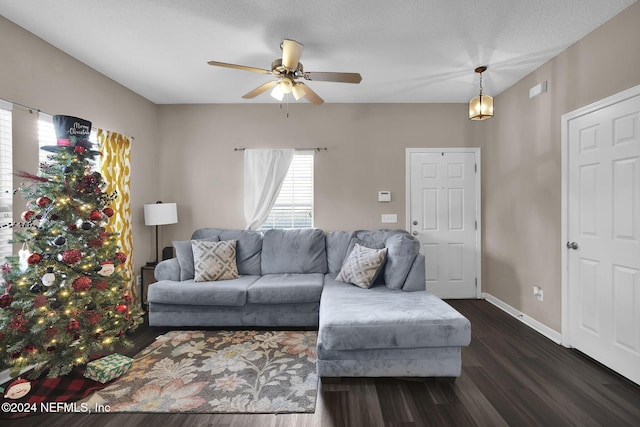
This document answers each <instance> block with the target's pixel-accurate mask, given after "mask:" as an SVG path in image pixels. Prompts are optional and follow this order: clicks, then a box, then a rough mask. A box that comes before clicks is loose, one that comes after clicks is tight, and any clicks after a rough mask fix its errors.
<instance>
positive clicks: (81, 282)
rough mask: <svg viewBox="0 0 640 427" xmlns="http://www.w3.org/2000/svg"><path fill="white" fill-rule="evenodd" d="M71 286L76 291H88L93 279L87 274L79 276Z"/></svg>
mask: <svg viewBox="0 0 640 427" xmlns="http://www.w3.org/2000/svg"><path fill="white" fill-rule="evenodd" d="M71 286H72V287H73V290H74V291H76V292H84V291H88V290H89V289H90V288H91V279H90V278H88V277H86V276H82V277H78V278H77V279H76V280H74V281H73V283H72V284H71Z"/></svg>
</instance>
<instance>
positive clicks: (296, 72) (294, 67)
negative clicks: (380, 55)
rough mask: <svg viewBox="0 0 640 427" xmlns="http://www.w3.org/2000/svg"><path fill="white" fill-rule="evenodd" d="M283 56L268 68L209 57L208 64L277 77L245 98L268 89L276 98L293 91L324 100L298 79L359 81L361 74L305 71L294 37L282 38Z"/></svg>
mask: <svg viewBox="0 0 640 427" xmlns="http://www.w3.org/2000/svg"><path fill="white" fill-rule="evenodd" d="M280 48H281V49H282V58H281V59H280V58H278V59H275V60H274V61H273V62H272V63H271V69H270V70H266V69H263V68H255V67H247V66H245V65H236V64H227V63H225V62H218V61H209V62H208V64H209V65H214V66H216V67H226V68H235V69H238V70H246V71H253V72H255V73H262V74H271V75H273V76H274V77H276V78H277V80H273V81H270V82H267V83H265V84H263V85H262V86H259V87H257V88H255V89H254V90H252V91H251V92H249V93H247V94H246V95H244V96H243V98H244V99H251V98H255V97H256V96H258V95H260V94H261V93H263V92H266V91H267V90H269V89H271V96H273V97H274V98H275V99H277V100H278V101H282V100H283V99H284V96H285V94H288V93H292V94H293V96H294V98H295V99H296V101H297V100H299V99H300V98H306V99H307V100H308V101H309V102H311V103H312V104H322V103H323V102H324V100H323V99H322V98H320V97H319V96H318V94H317V93H315V92H314V91H313V90H311V88H310V87H309V86H307V85H305V84H304V83H303V82H300V81H298V79H301V78H302V79H304V80H309V81H314V80H316V81H322V82H341V83H360V81H361V80H362V76H360V74H359V73H333V72H308V71H307V72H305V71H304V69H303V68H302V63H301V62H300V57H301V56H302V48H303V45H302V43H298V42H297V41H295V40H289V39H284V40H283V41H282V44H281V45H280Z"/></svg>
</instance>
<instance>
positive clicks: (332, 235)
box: [325, 231, 353, 274]
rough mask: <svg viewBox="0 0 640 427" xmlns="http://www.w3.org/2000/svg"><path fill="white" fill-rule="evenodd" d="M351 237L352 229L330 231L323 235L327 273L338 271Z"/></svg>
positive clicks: (336, 272)
mask: <svg viewBox="0 0 640 427" xmlns="http://www.w3.org/2000/svg"><path fill="white" fill-rule="evenodd" d="M352 238H353V232H352V231H330V232H328V233H327V235H326V236H325V242H326V252H327V272H328V273H329V274H338V273H339V272H340V269H341V268H342V264H343V263H344V260H345V258H346V256H347V249H348V248H349V245H350V243H351V240H352Z"/></svg>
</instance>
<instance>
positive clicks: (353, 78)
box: [304, 72, 362, 83]
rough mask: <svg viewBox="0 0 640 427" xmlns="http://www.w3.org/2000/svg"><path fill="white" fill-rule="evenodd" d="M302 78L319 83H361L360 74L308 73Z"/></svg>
mask: <svg viewBox="0 0 640 427" xmlns="http://www.w3.org/2000/svg"><path fill="white" fill-rule="evenodd" d="M304 78H305V80H311V81H314V80H315V81H319V82H340V83H360V82H361V81H362V76H361V75H360V73H331V72H326V73H324V72H309V73H304Z"/></svg>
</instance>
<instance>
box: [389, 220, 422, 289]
mask: <svg viewBox="0 0 640 427" xmlns="http://www.w3.org/2000/svg"><path fill="white" fill-rule="evenodd" d="M385 246H386V247H387V249H388V250H389V251H388V252H387V263H386V265H385V268H384V272H383V275H384V283H385V284H386V285H387V286H388V287H389V288H391V289H401V288H402V286H403V285H404V281H405V280H406V278H407V275H408V274H409V270H411V266H412V265H413V261H414V260H415V258H416V255H418V252H420V242H419V241H418V240H417V239H415V238H413V237H412V236H411V235H409V234H408V233H406V232H403V233H393V234H390V235H389V236H388V237H387V239H386V240H385Z"/></svg>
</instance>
